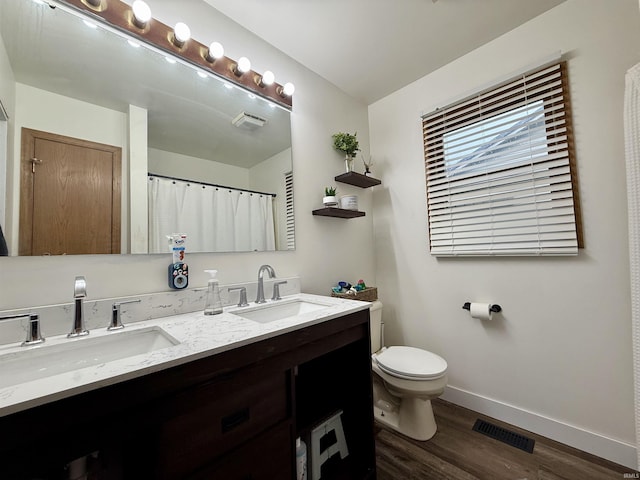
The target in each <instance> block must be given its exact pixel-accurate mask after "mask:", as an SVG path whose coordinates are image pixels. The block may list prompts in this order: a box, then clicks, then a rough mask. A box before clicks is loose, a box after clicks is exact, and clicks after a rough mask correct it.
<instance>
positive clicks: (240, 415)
mask: <svg viewBox="0 0 640 480" xmlns="http://www.w3.org/2000/svg"><path fill="white" fill-rule="evenodd" d="M247 420H249V409H248V408H243V409H242V410H239V411H237V412H235V413H232V414H231V415H227V416H226V417H224V418H223V419H222V420H221V421H220V423H221V424H222V433H227V432H229V431H231V430H233V429H234V428H236V427H237V426H239V425H241V424H243V423H244V422H246V421H247Z"/></svg>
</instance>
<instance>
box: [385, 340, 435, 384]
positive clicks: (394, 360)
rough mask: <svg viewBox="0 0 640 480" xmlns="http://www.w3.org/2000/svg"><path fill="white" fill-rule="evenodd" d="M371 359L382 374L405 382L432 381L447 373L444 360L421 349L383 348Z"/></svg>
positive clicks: (403, 347) (404, 347)
mask: <svg viewBox="0 0 640 480" xmlns="http://www.w3.org/2000/svg"><path fill="white" fill-rule="evenodd" d="M373 359H374V361H375V362H376V363H377V364H378V367H380V370H382V371H383V372H385V373H387V374H389V375H392V376H394V377H398V378H403V379H405V380H433V379H436V378H440V377H442V376H444V375H445V373H446V371H447V362H446V361H445V360H444V358H442V357H440V356H439V355H436V354H435V353H431V352H428V351H426V350H422V349H421V348H414V347H406V346H394V347H385V348H383V349H382V350H381V351H380V352H379V353H376V354H374V355H373Z"/></svg>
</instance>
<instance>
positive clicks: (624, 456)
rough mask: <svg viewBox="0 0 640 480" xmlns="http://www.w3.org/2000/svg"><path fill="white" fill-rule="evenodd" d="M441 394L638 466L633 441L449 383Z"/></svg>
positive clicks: (564, 441)
mask: <svg viewBox="0 0 640 480" xmlns="http://www.w3.org/2000/svg"><path fill="white" fill-rule="evenodd" d="M441 398H442V399H443V400H446V401H447V402H451V403H455V404H456V405H460V406H461V407H465V408H468V409H470V410H473V411H475V412H478V413H481V414H483V415H487V416H489V417H492V418H495V419H497V420H501V421H503V422H506V423H510V424H511V425H514V426H516V427H519V428H522V429H525V430H528V431H530V432H533V433H536V434H538V435H542V436H543V437H547V438H550V439H551V440H555V441H557V442H560V443H564V444H565V445H569V446H571V447H574V448H577V449H579V450H582V451H585V452H588V453H591V454H593V455H597V456H598V457H601V458H604V459H607V460H609V461H612V462H615V463H618V464H620V465H623V466H625V467H629V468H632V469H633V470H637V468H638V465H637V456H636V447H635V445H631V444H628V443H624V442H620V441H618V440H614V439H611V438H607V437H604V436H602V435H598V434H597V433H593V432H589V431H586V430H582V429H580V428H577V427H574V426H572V425H567V424H566V423H562V422H559V421H557V420H553V419H551V418H547V417H544V416H542V415H539V414H536V413H533V412H528V411H526V410H522V409H520V408H517V407H514V406H512V405H508V404H506V403H502V402H499V401H497V400H493V399H490V398H486V397H483V396H481V395H477V394H475V393H471V392H467V391H466V390H462V389H460V388H456V387H452V386H447V388H446V390H445V392H444V394H443V395H442V397H441Z"/></svg>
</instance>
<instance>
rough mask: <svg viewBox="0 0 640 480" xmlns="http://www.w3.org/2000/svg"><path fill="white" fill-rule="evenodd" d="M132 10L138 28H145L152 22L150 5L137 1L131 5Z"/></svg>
mask: <svg viewBox="0 0 640 480" xmlns="http://www.w3.org/2000/svg"><path fill="white" fill-rule="evenodd" d="M131 9H132V10H133V20H134V23H135V24H136V26H138V27H139V28H144V27H145V25H146V24H147V23H148V22H149V20H151V9H150V8H149V5H147V4H146V3H145V2H143V1H142V0H136V1H135V2H133V5H131Z"/></svg>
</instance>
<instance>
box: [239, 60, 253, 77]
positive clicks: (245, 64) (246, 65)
mask: <svg viewBox="0 0 640 480" xmlns="http://www.w3.org/2000/svg"><path fill="white" fill-rule="evenodd" d="M237 70H238V72H240V75H242V74H243V73H247V72H248V71H249V70H251V62H250V61H249V59H248V58H247V57H240V58H239V59H238V67H237Z"/></svg>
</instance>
